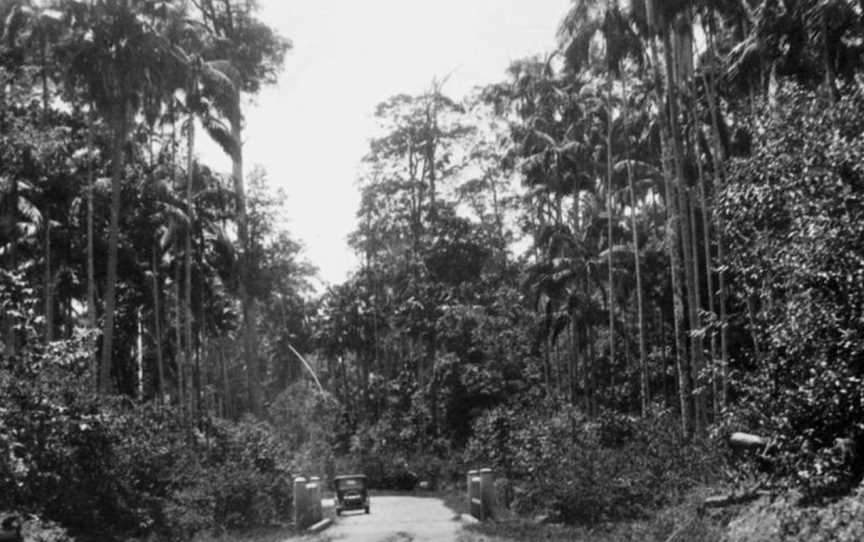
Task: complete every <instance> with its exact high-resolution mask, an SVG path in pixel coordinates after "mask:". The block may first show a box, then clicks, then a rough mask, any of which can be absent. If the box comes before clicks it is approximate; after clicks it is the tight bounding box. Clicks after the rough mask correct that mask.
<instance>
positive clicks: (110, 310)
mask: <svg viewBox="0 0 864 542" xmlns="http://www.w3.org/2000/svg"><path fill="white" fill-rule="evenodd" d="M112 113H113V114H112V124H113V127H114V139H113V141H112V147H113V148H112V153H111V154H112V157H111V219H110V222H109V234H108V269H107V273H106V275H107V277H106V284H105V325H104V328H103V330H102V363H101V366H100V368H99V390H100V391H101V392H102V393H111V392H112V391H113V385H112V382H111V368H112V367H111V361H112V359H113V354H114V352H113V349H114V306H115V302H116V295H115V290H116V288H117V244H118V243H119V240H120V189H121V186H120V182H121V178H122V176H123V168H124V161H123V146H124V144H125V142H126V133H127V131H128V127H127V126H128V119H127V118H126V117H127V104H126V102H125V101H124V100H122V99H121V100H119V103H115V105H114V107H113V111H112Z"/></svg>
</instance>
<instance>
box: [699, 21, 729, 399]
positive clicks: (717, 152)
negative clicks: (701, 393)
mask: <svg viewBox="0 0 864 542" xmlns="http://www.w3.org/2000/svg"><path fill="white" fill-rule="evenodd" d="M708 22H709V24H708V28H707V31H706V32H705V35H706V38H707V39H706V41H707V42H708V49H709V51H710V52H711V57H712V58H713V59H717V58H719V57H718V56H717V51H716V46H715V43H714V32H715V29H714V28H715V24H714V19H713V17H712V18H709V19H708ZM702 77H703V81H704V83H705V90H706V94H707V101H708V111H709V113H710V115H711V141H712V147H713V148H712V152H711V158H712V165H713V167H714V178H715V181H714V183H715V187H716V186H717V184H718V183H719V182H722V180H723V178H724V168H723V166H724V160H725V156H724V154H723V145H722V142H721V140H720V113H719V111H718V108H719V102H718V93H717V81H716V79H715V78H714V75H713V73H712V75H711V77H708V76H707V75H706V74H705V72H704V71H703V72H702ZM715 190H716V188H715ZM714 218H715V220H716V221H717V224H716V226H717V227H716V231H717V232H718V233H717V239H716V241H717V261H718V262H720V266H721V267H720V269H718V270H717V282H718V284H717V287H718V289H719V291H720V299H719V305H720V365H721V368H720V379H721V383H720V404H721V405H723V406H725V405H726V400H727V396H728V386H729V330H728V328H727V326H726V319H727V315H726V277H725V274H724V272H723V268H722V266H723V261H724V258H725V253H724V250H723V245H724V243H723V239H722V231H723V224H722V222H721V218H720V216H719V215H716V216H715V217H714Z"/></svg>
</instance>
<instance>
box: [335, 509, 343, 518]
mask: <svg viewBox="0 0 864 542" xmlns="http://www.w3.org/2000/svg"><path fill="white" fill-rule="evenodd" d="M336 515H337V516H341V515H342V510H340V509H338V508H337V509H336Z"/></svg>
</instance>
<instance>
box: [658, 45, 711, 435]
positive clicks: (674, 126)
mask: <svg viewBox="0 0 864 542" xmlns="http://www.w3.org/2000/svg"><path fill="white" fill-rule="evenodd" d="M662 36H663V50H664V57H665V60H666V95H667V105H668V114H669V132H670V134H671V139H672V157H673V163H674V166H675V177H676V178H677V180H678V191H677V192H678V206H679V213H678V218H679V221H678V225H679V231H680V235H681V245H680V246H681V251H682V255H683V257H684V266H683V267H684V280H685V281H686V284H687V309H688V310H687V313H688V317H689V318H688V319H689V325H690V330H691V331H693V330H695V329H697V328H698V327H699V311H698V303H699V301H698V298H697V295H696V294H697V286H696V277H695V275H694V272H693V269H694V261H693V250H692V248H693V245H692V239H691V230H690V216H689V213H688V187H687V185H686V180H685V176H684V148H683V144H682V141H681V126H680V123H679V118H678V92H677V81H676V80H675V78H674V75H673V73H672V62H673V59H672V43H671V39H670V38H669V33H668V32H664V33H663V35H662ZM676 250H677V248H676ZM690 356H691V362H690V363H691V367H690V370H691V373H692V376H691V378H693V385H694V386H695V385H697V381H696V378H697V377H698V375H699V374H700V373H701V371H702V347H701V345H700V344H699V341H697V340H694V339H692V338H691V341H690ZM693 407H694V408H693V414H694V416H693V420H694V424H693V429H694V430H695V432H696V433H697V434H701V432H702V430H703V428H704V425H703V423H702V422H703V417H704V408H703V397H702V394H701V393H698V394H696V395H694V397H693Z"/></svg>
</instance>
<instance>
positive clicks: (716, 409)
mask: <svg viewBox="0 0 864 542" xmlns="http://www.w3.org/2000/svg"><path fill="white" fill-rule="evenodd" d="M696 106H697V104H696V98H695V94H694V97H693V115H692V118H693V130H694V132H695V133H697V134H700V133H701V127H700V126H699V118H698V115H697V109H696ZM694 139H695V141H694V142H693V149H694V151H695V156H696V171H697V172H698V175H699V207H700V209H701V211H702V247H703V249H704V257H705V288H706V289H707V290H708V307H707V308H708V312H709V313H710V314H716V312H715V310H714V309H715V304H714V280H713V276H712V270H713V266H712V265H711V210H710V209H709V208H708V196H707V191H706V188H705V171H704V168H703V167H702V158H701V153H700V152H699V138H698V136H697V137H695V138H694ZM706 150H707V149H706ZM707 329H708V331H707V333H708V342H709V346H710V348H711V350H710V352H711V390H712V394H711V398H712V406H713V408H712V410H713V414H714V419H717V418H718V417H719V415H720V396H721V391H720V384H721V382H720V376H719V375H718V374H717V371H716V368H717V358H718V356H717V334H716V333H714V331H713V330H712V326H708V327H707Z"/></svg>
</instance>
